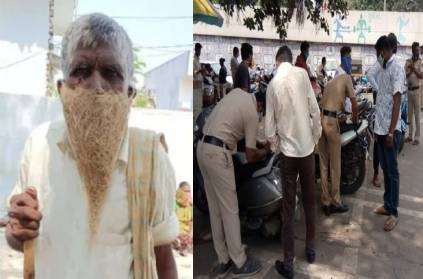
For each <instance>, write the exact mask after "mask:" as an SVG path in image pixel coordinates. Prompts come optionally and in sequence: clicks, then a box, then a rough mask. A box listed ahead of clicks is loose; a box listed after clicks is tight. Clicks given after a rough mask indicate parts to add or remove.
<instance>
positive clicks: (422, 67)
mask: <svg viewBox="0 0 423 279" xmlns="http://www.w3.org/2000/svg"><path fill="white" fill-rule="evenodd" d="M411 64H414V67H415V68H416V70H417V71H419V72H420V73H423V62H422V59H421V58H419V60H417V61H413V60H411V59H407V62H405V73H406V74H407V75H408V74H409V73H410V72H411V70H410V68H409V67H410V65H411ZM407 85H408V86H409V87H416V86H419V85H420V79H419V78H418V77H417V75H416V74H415V73H412V74H411V75H410V76H409V77H408V78H407Z"/></svg>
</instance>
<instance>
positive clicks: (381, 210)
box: [373, 205, 390, 216]
mask: <svg viewBox="0 0 423 279" xmlns="http://www.w3.org/2000/svg"><path fill="white" fill-rule="evenodd" d="M373 212H374V213H375V214H377V215H385V216H389V215H390V214H389V212H388V211H386V209H385V207H384V206H383V205H382V206H379V207H378V208H376V209H375V210H373Z"/></svg>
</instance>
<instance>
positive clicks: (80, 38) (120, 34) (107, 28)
mask: <svg viewBox="0 0 423 279" xmlns="http://www.w3.org/2000/svg"><path fill="white" fill-rule="evenodd" d="M105 42H106V43H108V44H109V45H110V46H111V47H112V48H113V49H115V50H116V51H117V53H118V56H119V57H120V59H121V62H122V65H123V67H124V68H123V71H124V73H123V75H124V77H125V79H127V80H128V81H131V80H132V78H133V73H134V65H133V62H134V58H133V54H132V42H131V39H130V38H129V36H128V34H127V33H126V31H125V30H124V29H123V28H122V26H120V25H119V24H118V23H117V22H116V21H115V20H113V19H112V18H110V17H108V16H106V15H104V14H100V13H93V14H88V15H84V16H81V17H79V18H78V19H77V20H75V21H74V22H72V23H71V25H70V26H69V28H68V30H67V31H66V33H65V36H64V37H63V40H62V57H61V66H62V72H63V76H64V77H65V79H66V78H68V77H69V74H70V65H71V63H72V60H73V59H74V54H75V50H76V49H77V48H78V47H84V48H85V47H93V48H95V47H96V46H97V45H98V44H99V43H105Z"/></svg>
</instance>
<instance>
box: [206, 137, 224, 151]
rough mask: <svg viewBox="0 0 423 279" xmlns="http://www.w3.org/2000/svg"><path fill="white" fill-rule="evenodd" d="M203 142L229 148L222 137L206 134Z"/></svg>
mask: <svg viewBox="0 0 423 279" xmlns="http://www.w3.org/2000/svg"><path fill="white" fill-rule="evenodd" d="M203 142H205V143H208V144H212V145H215V146H218V147H223V148H225V149H228V148H227V145H226V144H225V143H224V142H223V141H222V140H221V139H218V138H216V137H213V136H204V138H203Z"/></svg>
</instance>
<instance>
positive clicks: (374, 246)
mask: <svg viewBox="0 0 423 279" xmlns="http://www.w3.org/2000/svg"><path fill="white" fill-rule="evenodd" d="M422 158H423V145H420V146H412V145H410V144H406V146H405V147H404V150H403V152H402V153H401V154H400V156H399V166H400V181H401V186H400V194H401V195H400V209H399V214H400V219H399V224H398V226H397V227H396V228H395V229H394V230H393V231H392V232H389V233H387V232H385V231H384V230H383V224H384V220H385V218H386V217H381V216H377V215H375V214H373V213H372V211H373V209H374V208H375V207H377V206H379V205H380V204H382V201H383V199H382V196H383V186H382V187H381V188H376V187H374V186H373V185H372V184H371V179H372V175H373V165H372V161H371V158H370V159H369V160H368V162H367V175H366V179H365V182H364V184H363V186H362V188H361V189H360V190H359V191H358V192H357V193H355V194H354V195H351V196H343V200H344V201H345V202H346V203H347V204H348V205H349V206H350V211H349V212H348V213H345V214H340V215H331V216H330V217H325V216H324V215H323V214H322V212H321V211H320V202H318V205H319V206H318V210H317V213H316V214H317V219H316V224H317V234H316V250H317V251H316V252H317V260H316V262H315V263H314V264H311V265H310V264H308V263H307V261H306V259H305V255H304V243H305V225H304V220H303V214H301V220H300V221H298V222H296V224H295V250H296V261H295V278H325V279H326V278H381V279H382V278H383V279H390V278H392V279H394V278H401V279H414V278H423V162H422V160H423V159H422ZM380 172H381V171H380ZM317 189H318V190H317V191H318V195H317V196H320V186H319V185H318V186H317ZM194 212H195V214H194V215H195V220H194V222H195V233H196V235H197V236H202V235H204V234H206V233H207V232H208V231H209V224H208V217H207V216H204V215H203V214H201V213H200V212H198V211H194ZM243 243H245V244H246V245H247V253H248V254H249V255H251V256H253V257H255V258H257V259H259V260H260V261H262V262H263V269H262V271H261V272H260V273H259V274H258V275H256V276H254V277H251V278H264V279H273V278H281V276H280V275H279V274H278V273H277V272H276V271H275V269H274V266H273V265H274V262H275V260H276V259H281V258H282V245H281V242H280V241H279V240H278V239H273V240H272V239H265V238H264V237H263V236H261V235H260V234H259V233H251V232H246V233H244V234H243ZM216 261H217V258H216V254H215V252H214V249H213V244H212V241H211V240H210V241H203V240H200V241H198V240H196V243H195V248H194V278H199V279H206V278H213V276H211V275H210V270H211V268H212V266H213V265H214V264H215V263H216ZM227 278H230V276H227Z"/></svg>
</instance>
